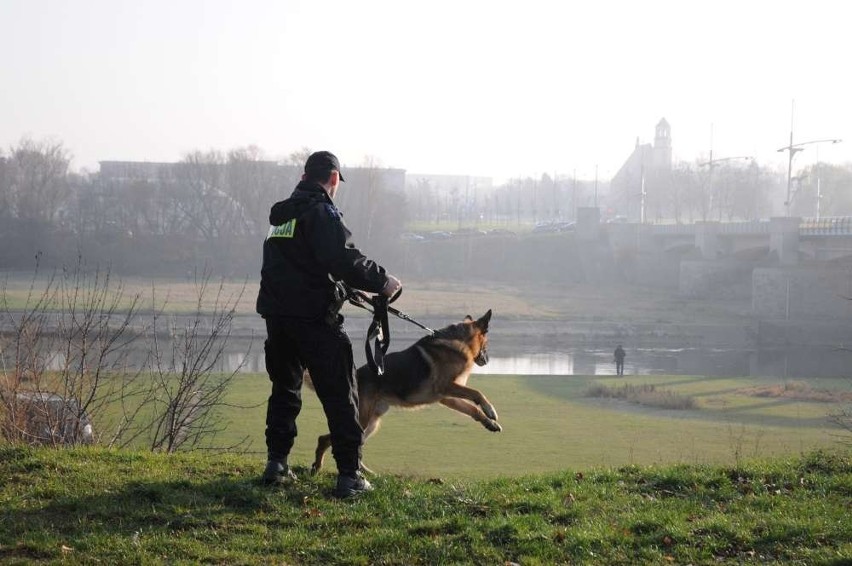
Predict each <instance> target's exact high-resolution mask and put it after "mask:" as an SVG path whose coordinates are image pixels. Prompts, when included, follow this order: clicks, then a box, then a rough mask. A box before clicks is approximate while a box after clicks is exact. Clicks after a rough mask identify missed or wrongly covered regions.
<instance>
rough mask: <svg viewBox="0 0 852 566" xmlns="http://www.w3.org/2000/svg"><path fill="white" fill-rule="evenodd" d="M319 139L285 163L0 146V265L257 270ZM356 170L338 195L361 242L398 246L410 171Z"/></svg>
mask: <svg viewBox="0 0 852 566" xmlns="http://www.w3.org/2000/svg"><path fill="white" fill-rule="evenodd" d="M308 153H309V150H307V149H305V150H302V151H300V152H296V153H294V154H292V155H291V156H289V157H288V158H287V159H286V160H285V161H284V163H279V162H276V161H272V160H268V159H266V158H265V157H264V155H263V153H262V151H261V150H259V149H258V148H256V147H244V148H236V149H233V150H230V151H227V152H221V151H217V150H210V151H193V152H190V153H188V154H186V155H185V156H184V157H183V159H181V160H180V161H179V162H176V163H139V162H102V163H101V169H100V171H98V172H96V173H77V172H73V171H71V170H70V169H69V164H70V159H71V156H70V153H69V151H68V150H67V149H66V148H65V147H64V146H63V144H62V143H59V142H52V141H33V140H30V139H24V140H22V141H21V142H20V143H19V144H18V145H16V146H14V147H12V148H11V149H10V150H9V152H8V154H6V155H0V266H3V267H4V268H6V269H9V268H12V269H31V268H32V267H33V264H34V263H33V262H34V257H35V256H36V254H39V255H40V258H41V259H40V261H41V264H42V266H48V267H49V266H61V265H65V264H67V263H68V262H69V261H70V260H73V258H74V257H78V256H82V257H85V258H86V259H87V261H89V262H96V263H100V264H103V265H109V266H110V269H112V270H113V271H115V272H117V273H124V274H149V275H172V276H173V275H186V274H191V273H192V272H193V271H194V270H195V269H197V268H199V267H204V268H206V269H209V270H211V271H212V272H213V273H215V274H217V275H222V276H237V277H243V276H246V275H252V274H255V273H257V272H258V270H259V266H260V250H261V247H260V246H261V242H262V240H263V238H264V237H265V235H266V232H267V230H268V214H269V208H270V206H271V205H272V204H273V203H274V202H276V201H278V200H282V199H284V198H286V197H287V196H288V195H289V194H290V193H291V192H292V190H293V188H294V187H295V185H296V184H297V183H298V180H299V178H300V176H301V164H302V163H304V159H305V157H306V155H307V154H308ZM389 171H390V173H393V171H392V170H386V169H379V168H377V167H372V166H370V164H367V165H366V166H364V167H358V168H353V169H352V170H349V169H347V175H346V177H347V183H346V185H345V187H344V189H343V190H342V191H340V192H339V193H338V198H337V200H338V205H339V206H340V208H341V209H342V210H344V211H345V218H346V221H347V223H348V224H349V225H350V227H351V228H352V229H353V231H354V232H355V233H356V236H357V240H356V244H358V245H359V246H361V247H362V248H366V249H367V250H370V251H371V252H374V253H385V254H387V253H392V252H394V248H395V246H396V244H397V241H398V237H397V236H398V234H399V233H401V232H402V230H403V225H404V223H405V220H406V219H405V203H404V197H403V186H402V185H403V183H404V175H403V174H397V175H393V174H389Z"/></svg>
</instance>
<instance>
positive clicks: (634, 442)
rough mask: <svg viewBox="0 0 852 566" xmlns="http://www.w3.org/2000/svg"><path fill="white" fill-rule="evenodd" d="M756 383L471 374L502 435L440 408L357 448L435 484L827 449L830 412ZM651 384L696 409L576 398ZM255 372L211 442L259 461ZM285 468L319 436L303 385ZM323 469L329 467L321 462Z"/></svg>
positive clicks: (320, 426)
mask: <svg viewBox="0 0 852 566" xmlns="http://www.w3.org/2000/svg"><path fill="white" fill-rule="evenodd" d="M779 382H780V381H779V380H774V379H762V378H709V377H684V376H627V377H624V378H618V377H615V376H611V377H606V376H597V377H593V376H531V377H525V376H493V375H480V374H474V375H473V376H472V377H471V379H470V381H469V383H468V384H469V385H471V386H472V387H475V388H477V389H479V390H481V391H482V392H483V393H484V394H485V395H486V396H487V397H488V398H489V400H490V401H491V402H492V403H493V404H494V405H495V406H496V408H497V411H498V414H499V417H500V423H501V424H502V426H503V432H500V433H492V432H488V431H487V430H485V429H484V428H483V427H482V426H481V425H480V424H479V423H476V422H475V421H473V420H472V419H470V418H468V417H466V416H464V415H461V414H459V413H456V412H454V411H451V410H449V409H447V408H445V407H443V406H439V405H436V406H430V407H427V408H425V409H421V410H415V411H411V410H402V409H397V408H393V409H391V411H390V412H389V413H388V414H387V415H386V417H385V419H384V420H383V422H382V427H381V428H380V430H379V431H378V432H377V433H376V434H375V435H374V436H373V437H371V438H370V439H369V441H368V442H367V443H366V445H365V447H364V461H365V463H366V464H367V465H368V466H370V467H371V468H372V469H374V470H375V471H377V472H379V473H391V474H408V475H417V476H421V477H427V478H429V477H442V478H459V477H461V478H493V477H505V476H520V475H524V474H529V473H547V472H552V471H555V470H561V469H565V468H571V467H583V468H586V467H592V466H623V465H630V464H639V465H648V464H671V463H688V464H724V465H734V464H736V463H737V462H738V461H741V460H742V459H744V458H755V457H770V456H778V455H790V454H800V453H803V452H806V451H808V450H811V449H815V448H819V447H826V448H830V447H833V446H835V445H836V443H837V440H838V435H839V434H840V432H841V431H839V430H838V429H837V428H835V427H834V426H833V425H831V424H830V423H829V421H828V419H827V415H828V414H829V413H830V412H833V411H836V410H837V409H838V407H841V406H844V405H842V404H841V405H838V404H833V403H825V402H813V401H797V400H794V399H767V398H762V397H755V396H751V395H748V394H747V393H746V392H747V390H748V388H749V387H755V386H760V385H768V384H772V383H779ZM813 383H814V387H820V388H826V389H835V390H838V391H849V385H850V384H849V381H848V380H844V379H835V380H829V379H824V380H813ZM594 384H602V385H606V386H610V387H620V386H622V385H625V384H630V385H634V386H640V385H642V384H652V385H655V386H656V387H657V388H658V389H665V390H667V391H671V392H673V393H677V394H679V395H681V396H684V397H690V398H693V399H694V400H695V402H696V404H697V408H695V409H689V410H669V409H655V408H650V407H645V406H642V405H638V404H632V403H629V402H627V401H624V400H611V399H594V398H589V397H587V396H586V392H587V390H588V389H589V387H590V386H592V385H594ZM268 395H269V381H268V379H267V378H266V376H265V375H243V376H239V377H238V378H237V380H236V381H235V382H234V384H233V386H232V389H231V394H230V397H229V401H230V402H231V403H234V404H238V405H242V406H248V405H258V406H256V407H255V408H252V409H232V410H231V412H230V413H229V415H228V420H229V421H230V422H231V424H230V425H229V426H228V429H227V431H226V433H225V434H224V435H223V436H222V438H221V439H220V445H232V444H233V443H234V442H236V441H238V440H239V439H241V438H243V437H246V436H248V437H249V440H250V443H251V444H250V446H248V447H247V449H248V450H249V451H251V452H255V453H257V454H256V456H257V458H258V459H260V458H262V457H263V454H264V451H265V448H264V440H263V430H264V419H265V414H266V413H265V400H266V398H267V396H268ZM303 398H304V401H305V406H304V408H303V410H302V414H301V415H300V416H299V421H298V422H299V437H298V438H297V439H296V445H295V447H294V451H293V456H292V458H293V461H294V462H296V463H297V464H300V465H308V464H309V463H310V462H311V461H312V460H313V450H314V448H315V446H316V438H317V436H318V435H320V434H323V433H325V432H326V430H327V428H326V423H325V417H324V415H323V413H322V409H321V408H320V405H319V403H318V401H317V400H316V395H315V394H314V393H313V392H312V391H310V390H308V389H306V390H305V391H304V394H303ZM327 465H328V466H329V467H330V468H331V470H332V471H333V469H334V464H333V462H332V461H330V458H328V459H327Z"/></svg>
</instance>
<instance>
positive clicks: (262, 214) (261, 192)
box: [227, 146, 282, 237]
mask: <svg viewBox="0 0 852 566" xmlns="http://www.w3.org/2000/svg"><path fill="white" fill-rule="evenodd" d="M278 173H279V168H278V167H277V165H276V163H275V162H273V161H266V160H264V159H263V152H262V151H261V150H260V149H259V148H258V147H257V146H248V147H244V148H237V149H233V150H231V151H230V152H228V163H227V187H228V194H229V195H231V197H232V198H233V199H234V200H235V201H236V202H237V203H239V205H240V206H241V207H242V210H243V211H244V212H245V214H243V215H242V216H241V217H240V221H241V222H242V231H243V232H244V233H245V234H251V235H253V236H257V237H260V236H263V235H264V234H265V232H266V227H267V215H268V214H269V206H270V204H271V203H272V202H275V201H276V200H279V199H277V198H276V194H275V193H276V189H277V188H278V186H279V185H280V184H281V182H282V179H281V178H280V177H281V176H280V175H279V174H278Z"/></svg>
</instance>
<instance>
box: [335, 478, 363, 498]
mask: <svg viewBox="0 0 852 566" xmlns="http://www.w3.org/2000/svg"><path fill="white" fill-rule="evenodd" d="M372 490H373V486H372V485H371V484H370V482H368V481H367V480H366V479H365V478H364V476H362V475H361V472H354V473H347V474H340V475H338V476H337V485H336V486H335V488H334V491H333V492H332V495H334V496H335V497H337V498H338V499H346V498H349V497H353V496H355V495H360V494H362V493H364V492H366V491H372Z"/></svg>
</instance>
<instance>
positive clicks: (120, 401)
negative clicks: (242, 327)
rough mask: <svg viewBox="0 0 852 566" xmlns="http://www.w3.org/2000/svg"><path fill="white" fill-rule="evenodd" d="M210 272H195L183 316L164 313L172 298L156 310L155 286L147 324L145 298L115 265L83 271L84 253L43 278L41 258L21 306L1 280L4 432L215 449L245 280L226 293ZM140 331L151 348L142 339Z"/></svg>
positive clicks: (59, 440) (51, 441)
mask: <svg viewBox="0 0 852 566" xmlns="http://www.w3.org/2000/svg"><path fill="white" fill-rule="evenodd" d="M209 280H210V274H209V272H205V273H204V274H203V275H202V276H201V277H197V278H196V299H197V300H196V305H195V306H196V308H195V311H194V313H192V314H190V315H186V316H181V315H164V314H163V312H164V309H165V306H166V302H167V301H166V302H164V303H163V305H162V306H161V307H160V309H159V310H158V309H157V308H156V305H157V296H156V289H155V288H152V297H151V300H152V305H151V307H152V313H153V314H152V315H151V317H150V318H149V320H150V322H148V323H142V322H140V319H141V317H140V316H138V315H139V310H140V304H141V298H140V296H139V295H138V294H136V295H133V296H128V295H127V294H126V293H125V291H124V288H123V286H122V284H121V283H120V282H115V281H113V279H112V277H111V275H110V272H109V270H101V269H99V268H95V269H94V270H90V271H87V270H86V269H85V268H84V265H83V261H82V259H81V258H79V257H78V259H77V263H76V264H75V266H74V267H73V268H70V269H66V270H63V271H62V272H61V273H59V274H57V273H54V274H52V275H50V276H48V277H46V278H43V279H40V277H39V271H38V266H36V270H35V273H34V275H33V279H32V281H31V283H30V289H29V293H28V295H27V298H26V300H25V301H24V303H23V304H11V303H10V301H9V300H8V295H7V293H6V285H5V283H4V284H3V287H2V291H3V292H2V293H0V311H2V313H3V314H4V315H5V316H4V320H3V321H2V322H3V324H2V325H0V326H2V328H0V330H3V332H0V361H2V363H3V365H2V374H0V437H2V438H3V439H4V440H6V441H8V442H12V443H24V444H43V445H51V446H55V447H59V446H67V445H77V444H87V443H92V442H100V443H102V444H105V445H107V446H118V447H127V446H132V445H138V444H139V443H140V442H146V443H149V447H150V449H151V450H154V451H165V452H175V451H177V450H179V449H190V448H214V447H215V446H214V445H213V443H214V442H215V437H216V434H217V433H218V432H219V431H221V430H223V428H224V426H225V423H224V422H223V418H222V416H221V415H220V412H219V409H221V408H223V407H224V406H226V401H225V394H226V392H227V389H228V387H229V385H230V384H231V382H232V381H233V379H234V377H235V376H236V375H237V372H238V371H239V369H240V367H241V366H242V362H241V364H240V366H239V367H237V368H236V369H235V370H234V371H232V372H231V373H230V374H222V373H221V372H219V371H218V370H217V368H218V366H219V364H220V361H221V359H222V357H223V353H224V350H225V347H226V345H227V342H228V339H229V337H230V333H231V324H232V321H233V317H234V314H235V311H236V306H237V304H238V303H239V300H240V298H241V297H242V294H243V291H244V290H245V284H244V285H243V287H242V289H240V291H239V292H237V293H232V294H230V295H228V294H226V293H225V287H224V282H222V283H220V285H219V287H218V288H217V289H215V290H214V291H211V289H210V285H209ZM164 323H165V324H164ZM134 324H135V326H134ZM142 336H147V337H148V340H147V346H148V347H147V348H145V347H144V346H143V347H141V348H140V347H137V345H136V344H135V343H136V342H137V341H140V337H142ZM140 352H141V353H140ZM134 354H136V356H137V358H135V359H131V356H133V355H134ZM247 355H248V352H247V353H246V356H247ZM245 359H246V358H245V357H244V358H243V362H244V361H245ZM220 448H222V449H231V448H233V446H228V447H220Z"/></svg>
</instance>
